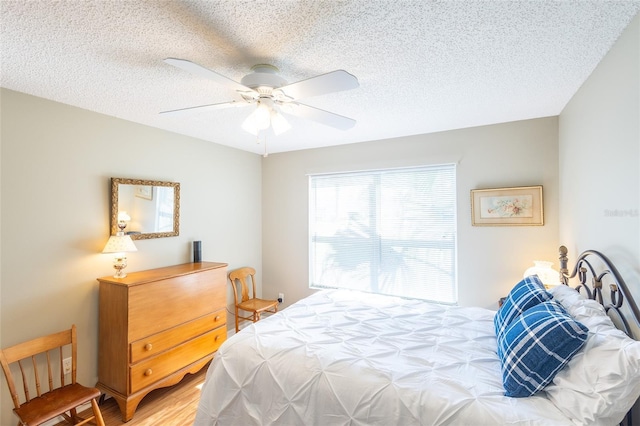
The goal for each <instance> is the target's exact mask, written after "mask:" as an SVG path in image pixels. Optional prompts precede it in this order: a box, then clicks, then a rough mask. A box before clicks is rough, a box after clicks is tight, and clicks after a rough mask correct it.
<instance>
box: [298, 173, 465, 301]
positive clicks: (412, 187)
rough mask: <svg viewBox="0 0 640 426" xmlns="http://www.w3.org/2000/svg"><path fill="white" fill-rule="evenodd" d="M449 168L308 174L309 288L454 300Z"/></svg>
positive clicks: (452, 188) (452, 194) (452, 191)
mask: <svg viewBox="0 0 640 426" xmlns="http://www.w3.org/2000/svg"><path fill="white" fill-rule="evenodd" d="M455 175H456V168H455V165H453V164H451V165H449V164H447V165H438V166H424V167H416V168H403V169H386V170H374V171H363V172H353V173H337V174H323V175H312V176H310V177H309V197H310V199H309V255H310V261H309V266H310V267H309V273H310V279H309V282H310V287H313V288H344V289H353V290H361V291H367V292H373V293H381V294H387V295H395V296H402V297H411V298H418V299H426V300H432V301H437V302H442V303H455V302H456V301H457V285H456V278H457V274H456V191H455V187H456V182H455Z"/></svg>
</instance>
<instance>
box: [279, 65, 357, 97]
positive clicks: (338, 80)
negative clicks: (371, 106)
mask: <svg viewBox="0 0 640 426" xmlns="http://www.w3.org/2000/svg"><path fill="white" fill-rule="evenodd" d="M359 86H360V84H359V83H358V79H357V78H356V77H355V76H354V75H351V74H349V73H348V72H346V71H344V70H337V71H332V72H329V73H326V74H322V75H318V76H316V77H311V78H308V79H306V80H301V81H298V82H296V83H291V84H288V85H286V86H283V87H280V88H279V89H276V90H274V92H281V93H283V94H284V95H285V96H286V97H287V98H289V100H296V99H302V98H310V97H312V96H318V95H324V94H327V93H333V92H340V91H342V90H349V89H355V88H356V87H359Z"/></svg>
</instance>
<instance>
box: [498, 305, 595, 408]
mask: <svg viewBox="0 0 640 426" xmlns="http://www.w3.org/2000/svg"><path fill="white" fill-rule="evenodd" d="M588 332H589V329H588V328H587V327H585V326H584V325H582V324H580V323H579V322H577V321H575V320H574V319H573V318H571V316H570V315H569V314H568V313H567V312H566V311H565V310H564V308H563V307H562V306H561V305H560V304H559V303H557V302H543V303H540V304H538V305H536V306H534V307H532V308H530V309H528V310H526V311H525V312H523V313H522V315H520V317H519V318H518V319H516V320H515V321H514V322H513V323H512V324H511V325H510V326H509V327H507V329H506V330H505V332H504V334H503V335H502V337H501V338H499V339H498V355H499V357H500V362H501V364H502V382H503V384H504V389H505V395H506V396H511V397H526V396H531V395H533V394H535V393H536V392H538V391H540V390H542V389H543V388H544V387H545V386H546V385H548V384H549V383H550V382H551V381H552V380H553V378H554V377H555V375H556V373H558V371H560V370H561V369H562V367H564V366H565V365H566V364H567V363H568V362H569V360H571V358H572V357H573V355H574V354H575V353H576V352H578V350H579V349H580V348H581V347H582V345H583V344H584V342H585V341H586V340H587V335H588Z"/></svg>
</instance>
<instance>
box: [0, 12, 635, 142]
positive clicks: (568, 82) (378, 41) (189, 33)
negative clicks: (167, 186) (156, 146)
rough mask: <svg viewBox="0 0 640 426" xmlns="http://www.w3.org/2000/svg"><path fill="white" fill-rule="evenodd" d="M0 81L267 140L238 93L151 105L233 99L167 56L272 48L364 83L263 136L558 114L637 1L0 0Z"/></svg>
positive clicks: (230, 56) (219, 56)
mask: <svg viewBox="0 0 640 426" xmlns="http://www.w3.org/2000/svg"><path fill="white" fill-rule="evenodd" d="M0 8H1V9H0V12H1V15H0V17H1V28H0V31H1V32H0V36H1V39H0V43H1V44H0V49H1V50H0V52H1V61H2V62H1V67H2V68H1V76H0V77H1V78H0V84H1V85H2V87H6V88H9V89H13V90H16V91H19V92H24V93H28V94H32V95H36V96H40V97H43V98H47V99H52V100H55V101H58V102H63V103H66V104H70V105H74V106H78V107H81V108H85V109H88V110H92V111H96V112H100V113H103V114H107V115H110V116H115V117H119V118H123V119H126V120H130V121H134V122H138V123H142V124H146V125H149V126H153V127H157V128H161V129H166V130H170V131H173V132H176V133H181V134H185V135H190V136H194V137H197V138H200V139H204V140H208V141H211V142H215V143H219V144H223V145H229V146H233V147H236V148H239V149H242V150H246V151H252V152H256V153H263V152H264V149H265V143H264V141H262V140H261V141H260V143H257V141H256V138H255V136H252V135H250V134H249V133H246V132H244V131H243V130H242V129H241V128H240V126H241V124H242V121H243V120H244V118H245V117H246V116H247V115H248V114H249V113H250V112H251V111H250V109H249V107H246V108H230V109H224V110H214V111H207V112H204V111H201V112H198V111H194V112H193V113H189V114H181V115H177V116H176V115H173V116H172V115H159V114H158V113H159V112H160V111H165V110H172V109H178V108H185V107H189V106H194V105H202V104H211V103H217V102H225V101H230V100H233V99H237V94H236V93H235V92H234V91H233V90H230V89H228V88H226V87H223V86H221V85H219V84H217V83H215V82H213V81H210V80H207V79H204V78H202V77H197V76H194V75H192V74H189V73H187V72H184V71H182V70H180V69H177V68H175V67H172V66H170V65H167V64H166V63H164V62H163V59H164V58H167V57H175V58H183V59H188V60H190V61H193V62H196V63H198V64H200V65H202V66H204V67H207V68H209V69H211V70H214V71H216V72H217V73H220V74H222V75H224V76H227V77H229V78H231V79H232V80H235V81H240V79H241V78H242V77H243V76H244V75H245V74H247V73H248V72H249V70H250V68H251V66H252V65H255V64H258V63H269V64H272V65H275V66H276V67H278V68H279V69H280V74H281V75H282V76H283V77H284V78H285V79H286V80H287V81H288V82H290V83H291V82H295V81H299V80H303V79H306V78H309V77H313V76H316V75H318V74H323V73H326V72H329V71H333V70H336V69H344V70H346V71H348V72H350V73H351V74H353V75H355V76H356V77H357V78H358V80H359V82H360V87H359V88H357V89H353V90H349V91H344V92H338V93H331V94H326V95H322V96H317V97H313V98H309V99H302V100H301V101H302V102H303V103H305V104H308V105H311V106H314V107H317V108H321V109H325V110H328V111H331V112H334V113H337V114H340V115H344V116H347V117H351V118H353V119H355V120H357V124H356V126H355V127H354V128H352V129H350V130H347V131H341V130H335V129H333V128H330V127H327V126H323V125H321V124H317V123H315V122H312V121H307V120H302V119H297V118H295V117H294V118H292V119H290V120H289V121H290V122H291V124H292V125H293V128H292V129H291V130H289V131H288V132H287V133H284V134H282V135H280V136H277V137H276V136H268V137H267V145H268V151H269V152H282V151H291V150H297V149H306V148H313V147H320V146H329V145H338V144H345V143H352V142H362V141H368V140H376V139H383V138H392V137H398V136H406V135H413V134H422V133H431V132H437V131H443V130H450V129H456V128H464V127H471V126H478V125H485V124H493V123H501V122H508V121H514V120H522V119H529V118H536V117H546V116H553V115H557V114H559V113H560V112H561V111H562V109H563V108H564V106H565V105H566V103H567V102H568V101H569V100H570V99H571V96H572V95H573V94H574V93H575V92H576V90H577V89H578V88H579V87H580V85H581V84H582V83H583V82H584V81H585V80H586V78H587V77H588V76H589V74H590V73H591V72H592V71H593V69H594V68H595V67H596V65H597V64H598V62H599V61H600V60H601V59H602V58H603V56H604V55H605V54H606V52H607V51H608V50H609V48H610V47H611V46H612V45H613V43H614V42H615V40H616V39H617V38H618V36H619V35H620V33H621V32H622V31H623V30H624V28H625V27H626V26H627V25H628V24H629V22H630V21H631V19H633V17H634V16H635V15H636V14H637V13H638V11H639V10H640V0H636V1H602V0H599V1H570V0H564V1H549V0H536V1H476V0H474V1H439V2H434V1H426V0H417V1H409V0H407V1H396V2H392V1H376V0H346V1H334V0H325V1H314V0H312V1H294V0H278V1H276V0H258V1H241V0H218V1H177V0H170V1H154V0H149V1H114V0H104V1H96V0H73V1H55V2H54V1H38V0H33V1H26V0H19V1H12V0H0Z"/></svg>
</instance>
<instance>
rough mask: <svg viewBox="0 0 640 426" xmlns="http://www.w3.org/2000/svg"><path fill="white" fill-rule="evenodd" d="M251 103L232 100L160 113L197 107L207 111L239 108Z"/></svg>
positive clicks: (162, 112)
mask: <svg viewBox="0 0 640 426" xmlns="http://www.w3.org/2000/svg"><path fill="white" fill-rule="evenodd" d="M247 105H250V104H249V103H248V102H242V101H231V102H223V103H220V104H209V105H198V106H192V107H188V108H180V109H172V110H170V111H161V112H160V114H181V113H185V112H192V111H193V110H195V109H199V110H203V111H207V110H211V109H224V108H237V107H243V106H247Z"/></svg>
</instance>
